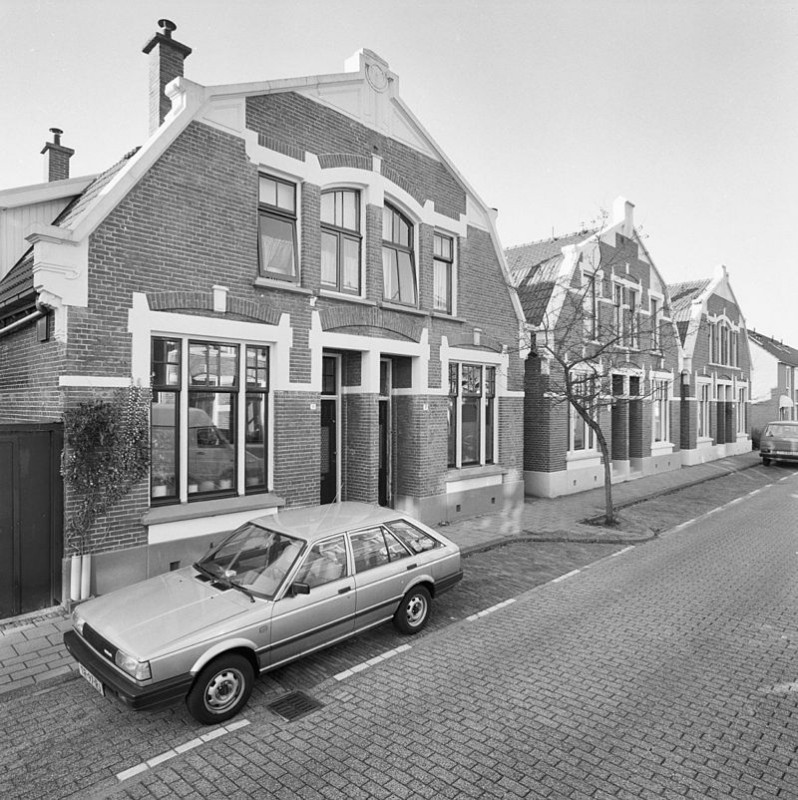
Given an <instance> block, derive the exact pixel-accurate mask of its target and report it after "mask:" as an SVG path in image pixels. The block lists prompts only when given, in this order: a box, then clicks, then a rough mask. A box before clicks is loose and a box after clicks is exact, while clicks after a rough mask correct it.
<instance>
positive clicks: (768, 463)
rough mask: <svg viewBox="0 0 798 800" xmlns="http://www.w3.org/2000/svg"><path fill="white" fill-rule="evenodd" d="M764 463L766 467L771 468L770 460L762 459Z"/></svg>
mask: <svg viewBox="0 0 798 800" xmlns="http://www.w3.org/2000/svg"><path fill="white" fill-rule="evenodd" d="M762 463H763V464H764V465H765V466H766V467H769V466H770V459H769V458H763V459H762Z"/></svg>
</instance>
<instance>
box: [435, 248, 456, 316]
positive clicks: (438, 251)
mask: <svg viewBox="0 0 798 800" xmlns="http://www.w3.org/2000/svg"><path fill="white" fill-rule="evenodd" d="M432 255H433V267H434V283H435V286H434V295H433V308H434V309H435V311H443V312H445V313H446V314H451V313H452V308H453V306H452V286H453V273H454V240H453V239H452V238H451V237H450V236H444V235H443V234H440V233H436V234H435V235H434V237H433V247H432Z"/></svg>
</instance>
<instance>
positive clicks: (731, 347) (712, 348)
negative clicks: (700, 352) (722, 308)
mask: <svg viewBox="0 0 798 800" xmlns="http://www.w3.org/2000/svg"><path fill="white" fill-rule="evenodd" d="M709 360H710V363H712V364H724V365H725V366H728V367H736V366H737V365H738V363H739V343H738V337H737V331H735V330H734V329H733V328H732V327H731V326H730V325H729V323H728V322H726V320H718V321H717V322H711V323H710V325H709Z"/></svg>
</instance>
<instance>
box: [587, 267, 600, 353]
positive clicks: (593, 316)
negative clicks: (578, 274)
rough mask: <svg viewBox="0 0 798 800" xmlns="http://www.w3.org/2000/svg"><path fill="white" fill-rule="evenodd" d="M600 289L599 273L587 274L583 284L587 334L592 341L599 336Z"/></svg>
mask: <svg viewBox="0 0 798 800" xmlns="http://www.w3.org/2000/svg"><path fill="white" fill-rule="evenodd" d="M600 289H601V286H600V284H599V276H598V275H597V274H592V275H588V274H585V276H584V285H583V291H584V296H583V313H584V319H585V336H587V337H588V339H590V340H591V341H595V340H596V339H597V338H598V325H599V294H600Z"/></svg>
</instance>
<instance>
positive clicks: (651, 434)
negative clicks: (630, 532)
mask: <svg viewBox="0 0 798 800" xmlns="http://www.w3.org/2000/svg"><path fill="white" fill-rule="evenodd" d="M633 211H634V206H633V205H632V203H630V202H628V201H626V200H624V199H623V198H618V200H617V201H616V202H615V205H614V207H613V213H612V218H611V219H610V220H609V222H608V224H606V225H604V226H603V227H601V228H600V229H597V230H583V231H580V232H579V233H576V234H573V235H569V236H565V237H560V238H557V239H552V240H545V241H541V242H534V243H532V244H527V245H521V246H518V247H513V248H510V249H508V250H506V251H505V252H506V256H507V261H508V264H509V266H510V269H511V271H512V273H513V278H514V283H515V285H516V287H517V289H518V293H519V298H520V300H521V304H522V306H523V309H524V312H525V317H526V321H527V327H528V335H529V336H530V345H531V353H530V355H529V358H528V360H527V369H526V396H525V414H524V436H525V441H524V482H525V490H526V493H527V494H530V495H536V496H542V497H555V496H558V495H563V494H570V493H573V492H580V491H584V490H586V489H592V488H595V487H596V486H601V485H603V483H604V474H605V473H604V462H603V458H602V454H601V449H600V447H599V441H598V439H599V437H598V434H597V432H596V431H595V430H593V429H592V428H591V426H590V425H589V424H588V423H587V422H586V421H585V418H584V416H583V415H581V414H580V413H579V412H578V411H577V409H576V407H575V404H576V403H578V402H580V397H584V398H585V399H584V405H585V408H586V409H587V411H588V413H589V415H590V418H591V419H594V420H595V421H596V422H597V423H598V425H599V427H600V430H601V432H602V434H603V436H604V438H605V440H606V442H607V444H608V450H609V457H610V460H611V462H612V464H611V467H612V469H611V480H612V481H613V482H615V481H618V480H628V479H630V478H634V477H638V476H641V475H647V474H651V473H654V472H659V471H665V470H671V469H677V468H679V467H680V466H681V456H680V453H679V448H680V438H679V426H680V416H679V415H680V394H679V382H678V375H679V344H678V339H677V336H676V330H675V328H674V326H673V322H672V319H671V316H670V301H669V297H668V291H667V286H666V284H665V281H664V280H663V278H662V276H661V274H660V273H659V270H658V269H657V268H656V266H655V265H654V263H653V261H652V259H651V257H650V255H649V253H648V252H647V251H646V248H645V246H644V245H643V241H642V238H641V236H640V234H639V232H638V231H637V230H636V229H635V225H634V218H633ZM566 374H567V375H568V376H569V380H570V381H571V389H570V390H569V389H568V388H567V387H566V385H565V380H566Z"/></svg>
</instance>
